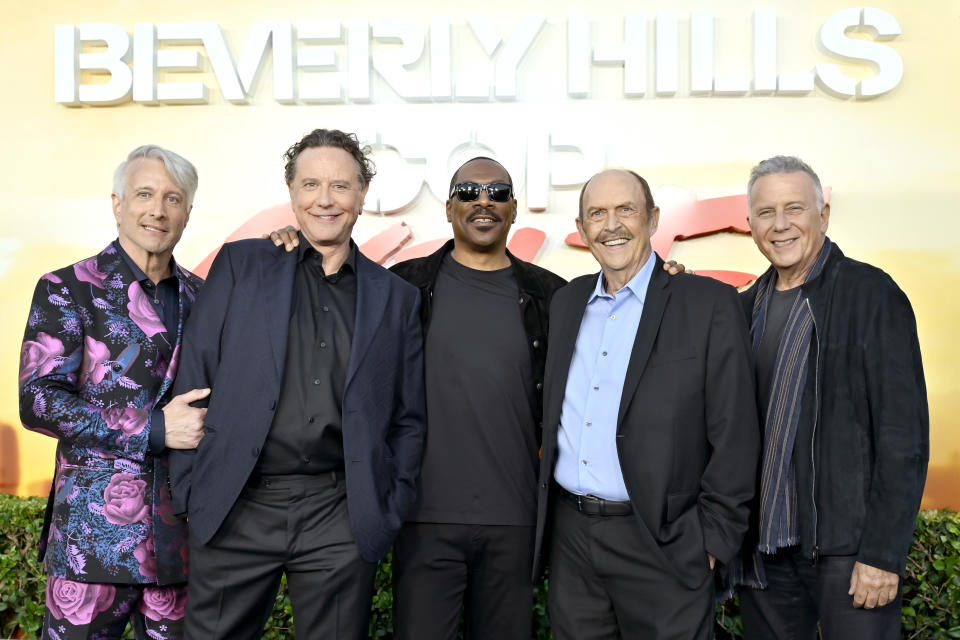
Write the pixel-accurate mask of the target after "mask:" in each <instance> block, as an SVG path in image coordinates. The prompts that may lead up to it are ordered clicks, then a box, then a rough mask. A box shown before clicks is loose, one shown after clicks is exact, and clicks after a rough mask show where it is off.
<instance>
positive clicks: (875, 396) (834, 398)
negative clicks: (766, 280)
mask: <svg viewBox="0 0 960 640" xmlns="http://www.w3.org/2000/svg"><path fill="white" fill-rule="evenodd" d="M772 269H773V267H771V268H770V270H772ZM770 270H768V273H770ZM757 289H758V287H757V286H753V287H752V288H750V289H749V290H747V291H745V292H743V293H742V294H741V302H742V303H743V308H744V312H745V313H746V315H747V318H748V319H749V318H750V317H751V316H752V314H753V303H754V299H755V298H756V294H757ZM800 295H801V296H802V297H803V299H804V300H805V304H808V305H809V308H810V309H811V311H812V313H813V317H814V335H813V337H812V340H813V343H812V344H811V349H810V363H809V369H808V374H807V382H806V386H805V389H804V395H803V401H802V409H801V414H800V424H799V427H798V432H797V439H796V445H795V447H794V451H793V464H794V469H795V472H796V479H797V498H798V503H799V504H798V509H799V516H800V517H799V524H800V547H801V553H803V555H805V556H806V557H808V558H810V559H811V560H812V561H814V562H815V561H816V559H817V557H818V556H820V555H831V556H832V555H856V556H857V560H859V561H860V562H862V563H864V564H867V565H870V566H873V567H877V568H880V569H884V570H886V571H892V572H895V573H898V574H900V575H901V576H902V575H903V572H904V568H905V565H906V558H907V553H908V551H909V549H910V540H911V537H912V535H913V528H914V525H915V522H916V516H917V511H918V510H919V508H920V499H921V497H922V495H923V485H924V482H925V480H926V474H927V459H928V458H929V453H930V444H929V417H928V414H927V391H926V386H925V384H924V378H923V364H922V363H921V360H920V344H919V342H918V340H917V325H916V320H915V319H914V315H913V309H912V308H911V306H910V302H909V300H907V296H906V295H905V294H904V293H903V291H901V290H900V288H899V287H898V286H897V285H896V283H894V281H893V279H892V278H890V276H888V275H887V274H886V273H884V272H883V271H881V270H880V269H877V268H876V267H873V266H870V265H868V264H865V263H863V262H857V261H856V260H852V259H850V258H846V257H844V255H843V253H842V252H841V251H840V249H839V247H837V246H836V245H834V246H833V249H832V250H831V254H830V256H829V257H828V258H827V261H826V263H825V264H824V268H823V271H822V273H821V274H820V276H819V277H817V278H815V279H813V280H811V281H810V282H807V283H805V284H804V285H802V286H801V294H800ZM759 401H760V402H767V399H766V398H761V399H759ZM761 428H762V426H761ZM754 511H755V510H754ZM755 527H756V523H755V522H754V535H753V536H748V537H752V538H753V542H754V544H755V541H756V534H755V531H756V528H755Z"/></svg>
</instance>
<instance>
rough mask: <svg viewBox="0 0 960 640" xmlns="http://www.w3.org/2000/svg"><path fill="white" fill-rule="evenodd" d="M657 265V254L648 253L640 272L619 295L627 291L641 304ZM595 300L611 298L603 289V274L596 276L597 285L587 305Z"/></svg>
mask: <svg viewBox="0 0 960 640" xmlns="http://www.w3.org/2000/svg"><path fill="white" fill-rule="evenodd" d="M656 264H657V254H656V253H655V252H653V251H651V252H650V255H649V257H647V261H646V262H644V263H643V266H642V267H640V271H637V273H636V274H635V275H634V276H633V277H632V278H630V281H629V282H628V283H627V284H625V285H624V286H623V288H622V289H620V291H618V292H617V293H618V294H619V293H621V292H622V291H623V290H624V289H627V290H629V291H630V293H632V294H633V295H634V296H635V297H636V298H637V300H639V301H640V302H643V301H644V300H645V299H646V297H647V287H648V286H649V285H650V277H651V276H652V275H653V267H654V266H655V265H656ZM597 298H613V296H611V295H610V294H609V293H607V291H606V289H604V287H603V272H602V271H601V272H600V275H599V276H597V284H596V285H595V286H594V288H593V293H591V294H590V298H589V299H588V300H587V304H589V303H591V302H593V301H594V300H596V299H597Z"/></svg>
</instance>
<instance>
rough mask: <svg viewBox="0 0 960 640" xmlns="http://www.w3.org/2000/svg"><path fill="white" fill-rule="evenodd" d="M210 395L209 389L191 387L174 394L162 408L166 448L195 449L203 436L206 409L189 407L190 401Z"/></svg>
mask: <svg viewBox="0 0 960 640" xmlns="http://www.w3.org/2000/svg"><path fill="white" fill-rule="evenodd" d="M208 395H210V389H191V390H190V391H187V392H186V393H181V394H180V395H178V396H175V397H174V398H173V400H171V401H170V402H169V403H168V404H167V406H165V407H164V408H163V421H164V423H165V425H166V434H165V441H164V444H166V446H167V448H168V449H196V448H197V445H198V444H200V440H201V439H202V438H203V418H204V417H205V416H206V415H207V410H206V409H198V408H196V407H191V406H190V403H191V402H196V401H197V400H202V399H204V398H206V397H207V396H208Z"/></svg>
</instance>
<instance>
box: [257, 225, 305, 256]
mask: <svg viewBox="0 0 960 640" xmlns="http://www.w3.org/2000/svg"><path fill="white" fill-rule="evenodd" d="M260 237H261V238H264V239H269V240H270V241H272V242H273V244H274V246H277V247H279V246H280V245H283V246H284V248H285V249H286V250H287V252H288V253H289V252H290V251H293V250H294V249H296V248H297V247H298V246H299V245H300V235H299V232H298V230H297V228H296V227H291V226H290V225H287V226H285V227H284V228H283V229H277V230H275V231H271V232H270V233H265V234H263V235H262V236H260Z"/></svg>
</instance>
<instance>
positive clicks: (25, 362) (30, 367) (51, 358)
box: [20, 331, 63, 382]
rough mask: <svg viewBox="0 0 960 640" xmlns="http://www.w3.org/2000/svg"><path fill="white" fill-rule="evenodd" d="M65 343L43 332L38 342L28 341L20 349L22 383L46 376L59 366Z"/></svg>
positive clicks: (38, 337)
mask: <svg viewBox="0 0 960 640" xmlns="http://www.w3.org/2000/svg"><path fill="white" fill-rule="evenodd" d="M62 355H63V343H62V342H60V341H59V340H57V339H56V338H54V337H53V336H51V335H49V334H47V333H44V332H43V331H41V332H40V333H38V334H37V339H36V340H26V341H24V343H23V347H22V348H21V349H20V382H25V381H26V380H27V379H28V378H30V377H31V376H35V375H36V376H45V375H47V374H48V373H50V372H51V371H53V370H54V369H55V368H56V366H57V358H58V357H60V356H62Z"/></svg>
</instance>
